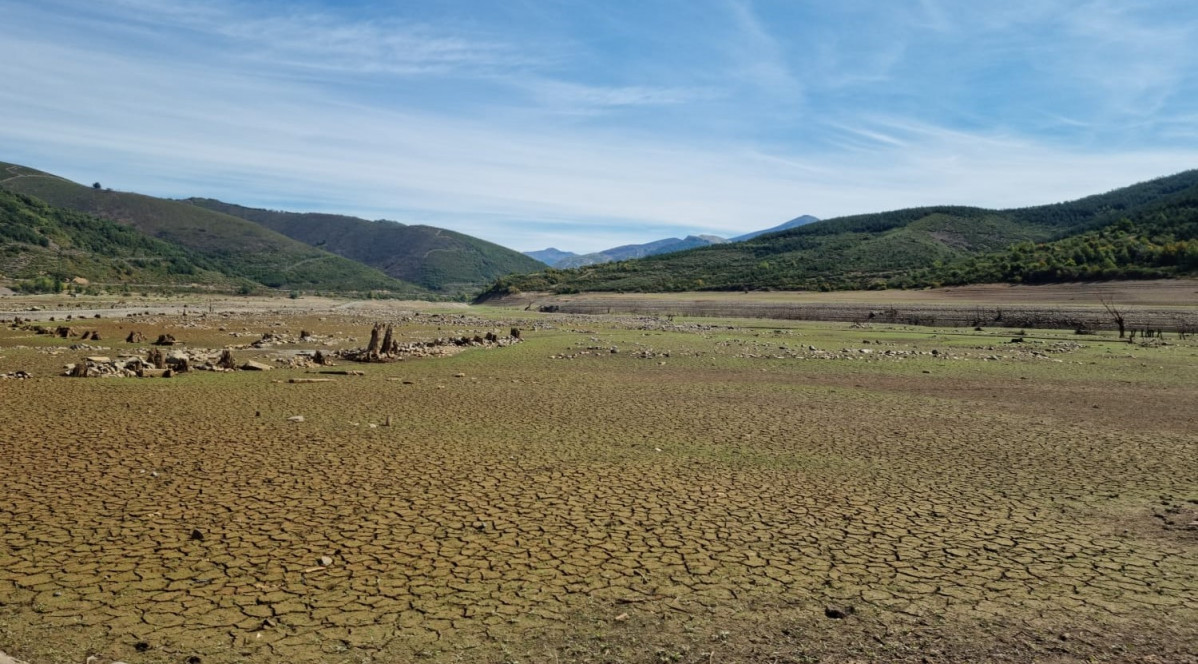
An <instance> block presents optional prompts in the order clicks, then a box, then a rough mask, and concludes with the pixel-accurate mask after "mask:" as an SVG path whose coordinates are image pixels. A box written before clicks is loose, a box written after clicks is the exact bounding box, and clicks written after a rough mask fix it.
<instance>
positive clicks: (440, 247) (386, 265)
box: [186, 198, 544, 294]
mask: <svg viewBox="0 0 1198 664" xmlns="http://www.w3.org/2000/svg"><path fill="white" fill-rule="evenodd" d="M186 203H188V204H190V205H192V206H195V207H197V208H201V209H205V210H212V211H215V212H220V213H223V214H227V215H231V216H233V217H237V218H239V219H243V220H246V221H250V222H253V223H255V224H259V225H261V226H263V227H265V228H268V229H270V230H272V231H276V232H278V233H281V234H283V235H285V236H287V237H289V238H291V239H293V240H298V241H300V242H303V243H304V244H307V245H311V246H313V247H318V248H320V249H323V250H325V251H328V252H331V253H334V254H336V255H338V256H343V257H345V258H348V259H350V260H354V261H357V262H359V263H363V264H365V265H369V266H371V267H374V268H377V269H379V270H382V271H383V272H384V273H386V274H387V275H389V276H391V277H393V278H395V279H402V280H404V281H409V282H412V283H415V284H418V285H420V286H422V287H424V288H428V289H429V290H432V291H436V292H438V293H442V294H457V293H464V292H473V291H477V290H478V288H479V287H481V286H483V285H485V284H487V283H490V282H491V281H494V280H495V279H498V278H499V277H502V276H505V275H508V274H512V273H518V272H534V271H536V270H539V269H543V268H544V265H543V264H542V263H540V262H539V261H537V260H535V259H533V258H529V257H528V256H525V255H523V254H521V253H519V252H517V251H513V250H511V249H507V248H505V247H501V246H499V245H497V244H493V243H491V242H487V241H485V240H480V239H478V238H475V237H471V236H469V235H465V234H462V233H456V232H454V231H449V230H445V229H442V228H433V227H432V226H420V225H405V224H401V223H398V222H394V221H367V220H366V219H359V218H357V217H347V216H343V215H335V214H319V213H299V212H277V211H273V210H260V209H256V208H248V207H243V206H241V205H233V204H231V203H222V202H221V201H217V200H212V199H207V198H192V199H188V200H187V201H186Z"/></svg>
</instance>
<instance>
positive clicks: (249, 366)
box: [241, 360, 273, 371]
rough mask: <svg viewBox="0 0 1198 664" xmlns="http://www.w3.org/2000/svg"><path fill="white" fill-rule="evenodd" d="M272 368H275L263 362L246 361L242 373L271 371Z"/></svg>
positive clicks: (242, 366)
mask: <svg viewBox="0 0 1198 664" xmlns="http://www.w3.org/2000/svg"><path fill="white" fill-rule="evenodd" d="M272 368H273V367H271V366H270V365H268V364H262V363H261V362H255V361H253V360H246V361H245V363H244V364H242V365H241V370H242V371H270V370H271V369H272Z"/></svg>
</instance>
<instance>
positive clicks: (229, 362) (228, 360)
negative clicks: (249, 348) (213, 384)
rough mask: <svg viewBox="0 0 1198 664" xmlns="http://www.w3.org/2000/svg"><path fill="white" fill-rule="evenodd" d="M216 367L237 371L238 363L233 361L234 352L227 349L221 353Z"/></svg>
mask: <svg viewBox="0 0 1198 664" xmlns="http://www.w3.org/2000/svg"><path fill="white" fill-rule="evenodd" d="M216 366H218V367H220V368H221V369H227V370H229V371H232V370H234V369H236V368H237V361H236V360H234V359H233V351H231V350H229V349H228V348H226V349H225V350H224V351H223V352H221V354H220V359H219V360H217V361H216Z"/></svg>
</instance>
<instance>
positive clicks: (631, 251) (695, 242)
mask: <svg viewBox="0 0 1198 664" xmlns="http://www.w3.org/2000/svg"><path fill="white" fill-rule="evenodd" d="M815 221H819V219H817V218H815V217H812V216H811V215H803V216H801V217H796V218H794V219H791V220H790V221H787V222H785V223H782V224H779V225H777V226H774V227H773V228H766V229H764V230H759V231H753V232H751V233H746V234H744V235H738V236H736V237H734V238H732V239H725V238H722V237H720V236H718V235H688V236H686V237H684V238H682V239H679V238H676V237H669V238H665V239H662V240H655V241H653V242H646V243H644V244H625V245H621V246H619V247H612V248H611V249H604V250H603V251H596V252H594V253H590V254H581V255H579V254H576V253H574V252H571V251H561V250H558V249H553V248H549V249H542V250H541V251H526V252H524V255H525V256H530V257H532V258H535V259H536V260H539V261H541V262H542V263H545V264H546V265H548V266H550V267H554V268H558V269H563V270H565V269H570V268H575V267H583V266H586V265H596V264H601V263H612V262H615V261H624V260H629V259H633V258H645V257H646V256H659V255H662V254H669V253H674V252H676V251H686V250H687V249H695V248H698V247H708V246H711V245H715V244H724V243H727V242H742V241H744V240H749V239H752V238H755V237H757V236H759V235H766V234H768V233H777V232H779V231H784V230H787V229H790V228H796V227H798V226H803V225H806V224H810V223H812V222H815Z"/></svg>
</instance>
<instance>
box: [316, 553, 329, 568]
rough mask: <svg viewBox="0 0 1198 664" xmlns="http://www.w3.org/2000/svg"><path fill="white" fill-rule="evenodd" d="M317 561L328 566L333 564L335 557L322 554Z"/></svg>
mask: <svg viewBox="0 0 1198 664" xmlns="http://www.w3.org/2000/svg"><path fill="white" fill-rule="evenodd" d="M316 563H317V564H318V565H320V566H321V567H328V566H329V565H332V564H333V559H332V558H330V557H328V556H321V557H319V558H317V559H316Z"/></svg>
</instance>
